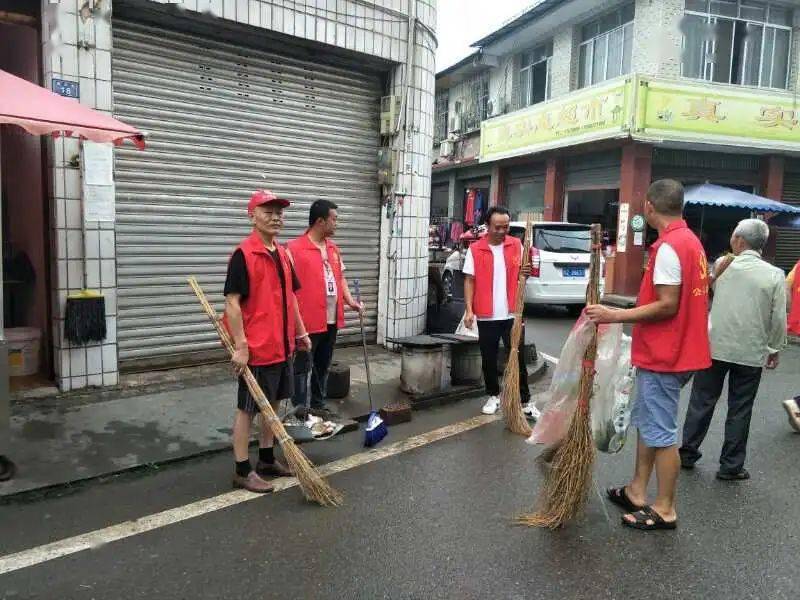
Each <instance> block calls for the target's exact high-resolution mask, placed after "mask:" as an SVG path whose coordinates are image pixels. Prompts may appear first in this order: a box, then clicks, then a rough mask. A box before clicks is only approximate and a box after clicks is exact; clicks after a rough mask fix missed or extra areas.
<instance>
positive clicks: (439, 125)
mask: <svg viewBox="0 0 800 600" xmlns="http://www.w3.org/2000/svg"><path fill="white" fill-rule="evenodd" d="M449 104H450V93H449V92H448V91H447V90H445V91H443V92H436V121H435V123H434V129H433V143H434V144H438V143H439V142H441V141H442V140H444V139H447V134H448V131H447V119H448V117H449V114H448V111H449Z"/></svg>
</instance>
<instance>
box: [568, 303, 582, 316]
mask: <svg viewBox="0 0 800 600" xmlns="http://www.w3.org/2000/svg"><path fill="white" fill-rule="evenodd" d="M584 308H586V305H585V304H568V305H567V312H568V313H569V316H570V317H576V318H577V317H579V316H581V313H582V312H583V309H584Z"/></svg>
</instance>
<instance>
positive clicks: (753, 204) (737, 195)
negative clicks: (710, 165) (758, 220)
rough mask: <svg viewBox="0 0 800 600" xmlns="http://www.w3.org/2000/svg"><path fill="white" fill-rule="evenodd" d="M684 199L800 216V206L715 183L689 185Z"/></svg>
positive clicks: (712, 204)
mask: <svg viewBox="0 0 800 600" xmlns="http://www.w3.org/2000/svg"><path fill="white" fill-rule="evenodd" d="M684 200H685V203H686V204H699V205H702V206H718V207H722V208H746V209H748V210H752V211H756V212H773V213H796V214H797V215H799V216H800V208H798V207H796V206H792V205H791V204H784V203H783V202H778V201H777V200H770V199H769V198H764V197H763V196H756V195H755V194H748V193H747V192H742V191H740V190H734V189H732V188H727V187H723V186H721V185H714V184H713V183H704V184H701V185H690V186H688V187H687V188H686V193H685V196H684Z"/></svg>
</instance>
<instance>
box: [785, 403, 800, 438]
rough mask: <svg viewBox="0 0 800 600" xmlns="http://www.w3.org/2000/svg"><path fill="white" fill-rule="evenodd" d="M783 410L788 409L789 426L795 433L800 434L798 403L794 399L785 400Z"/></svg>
mask: <svg viewBox="0 0 800 600" xmlns="http://www.w3.org/2000/svg"><path fill="white" fill-rule="evenodd" d="M783 408H785V409H786V414H787V415H788V416H789V425H791V426H792V428H793V429H794V430H795V431H798V432H800V407H798V406H797V401H796V400H794V399H791V400H784V401H783Z"/></svg>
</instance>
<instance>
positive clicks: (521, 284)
mask: <svg viewBox="0 0 800 600" xmlns="http://www.w3.org/2000/svg"><path fill="white" fill-rule="evenodd" d="M530 254H531V222H530V221H528V222H527V224H526V226H525V243H524V244H523V251H522V267H523V268H524V267H527V266H528V265H529V264H530V261H531V258H530ZM526 280H527V278H526V277H525V276H524V275H523V274H522V273H521V272H520V274H519V281H518V282H517V295H516V297H515V298H514V325H513V327H512V328H511V348H509V350H508V361H507V362H506V370H505V373H504V374H503V391H502V393H501V394H500V406H501V408H502V411H503V416H504V417H505V419H506V427H508V429H509V431H511V432H512V433H517V434H519V435H524V436H525V437H528V436H529V435H530V434H531V431H532V430H531V426H530V425H528V420H527V419H526V418H525V414H524V413H523V412H522V404H521V398H520V393H519V383H520V382H519V377H520V373H519V343H520V338H522V313H523V311H524V310H525V282H526Z"/></svg>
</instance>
